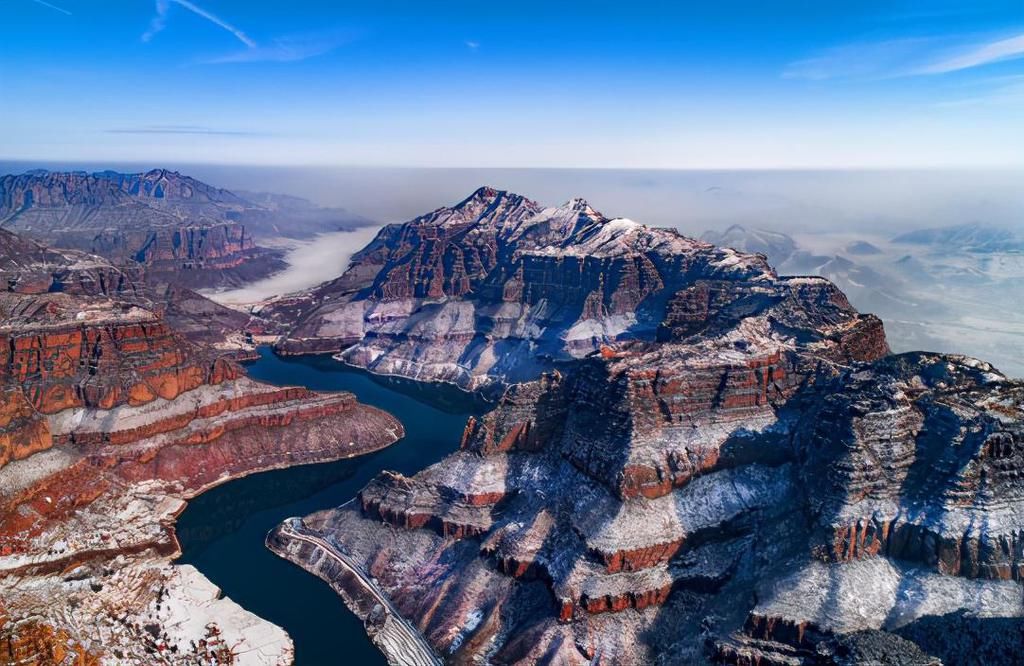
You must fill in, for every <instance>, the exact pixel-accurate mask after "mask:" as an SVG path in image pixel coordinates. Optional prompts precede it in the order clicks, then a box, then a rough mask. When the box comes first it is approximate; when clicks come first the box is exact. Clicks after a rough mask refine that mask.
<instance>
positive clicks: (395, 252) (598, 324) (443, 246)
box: [261, 188, 885, 392]
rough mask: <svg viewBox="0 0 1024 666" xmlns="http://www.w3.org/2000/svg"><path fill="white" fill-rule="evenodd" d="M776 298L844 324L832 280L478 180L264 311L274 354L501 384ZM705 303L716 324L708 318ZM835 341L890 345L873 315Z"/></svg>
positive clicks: (696, 327) (697, 330)
mask: <svg viewBox="0 0 1024 666" xmlns="http://www.w3.org/2000/svg"><path fill="white" fill-rule="evenodd" d="M800 292H806V293H800ZM712 299H718V300H715V301H714V302H713V301H712ZM785 299H790V300H792V299H804V300H807V299H818V300H820V301H821V302H822V306H823V308H827V309H829V310H830V312H832V313H833V314H834V315H835V317H837V319H836V323H837V324H838V323H839V322H841V321H852V320H851V318H850V313H851V312H852V308H850V306H849V304H848V303H846V301H845V298H843V296H842V294H841V293H839V292H838V291H836V290H835V289H834V287H831V285H829V284H828V283H827V282H825V281H821V280H814V279H805V280H802V281H801V280H794V281H788V282H785V281H780V280H779V279H778V277H777V276H776V275H775V273H774V272H773V271H772V269H771V268H770V267H769V266H768V264H767V263H766V262H765V260H764V258H763V257H760V256H756V255H745V254H740V253H737V252H735V251H733V250H729V249H720V248H716V247H713V246H711V245H709V244H708V243H703V242H700V241H696V240H692V239H688V238H685V237H683V236H680V235H679V234H678V233H677V232H675V231H672V230H665V229H653V228H649V227H646V226H644V225H642V224H638V223H636V222H633V221H631V220H627V219H608V218H606V217H604V216H603V215H601V214H600V213H598V212H596V211H595V210H594V209H593V208H591V207H590V206H589V205H588V204H587V203H586V202H584V201H582V200H579V199H576V200H572V201H570V202H568V203H566V204H565V205H564V206H561V207H557V208H542V207H541V206H539V205H538V204H536V203H534V202H532V201H530V200H528V199H525V198H523V197H521V196H519V195H515V194H510V193H507V192H500V191H496V190H493V189H491V188H481V189H480V190H478V191H477V192H475V193H474V194H473V195H472V196H470V197H469V198H467V199H466V200H464V201H462V202H460V203H459V204H457V205H456V206H454V207H451V208H442V209H438V210H437V211H434V212H433V213H430V214H428V215H425V216H422V217H420V218H417V219H415V220H412V221H411V222H408V223H406V224H402V225H392V226H390V227H387V228H385V229H384V230H382V231H381V233H380V235H379V236H378V237H377V239H376V240H374V241H373V243H371V244H370V245H369V246H367V247H366V248H365V249H364V250H363V251H361V252H360V253H358V254H356V255H355V256H354V257H353V261H352V266H351V267H350V268H349V270H348V271H347V272H346V273H345V274H344V275H343V276H341V277H340V278H338V279H337V280H335V281H333V282H329V283H327V284H325V285H322V286H321V287H319V288H317V289H316V290H313V291H312V292H310V293H308V294H306V295H305V296H302V297H298V298H295V297H293V298H290V299H287V300H285V301H282V302H280V303H272V304H270V305H269V306H267V307H265V308H263V310H262V311H261V315H263V316H265V317H267V318H268V319H270V320H272V321H273V320H277V321H278V322H281V323H283V321H282V320H285V319H287V320H297V321H298V324H297V325H294V326H291V327H290V329H289V330H290V332H289V333H288V334H287V335H286V337H285V339H284V340H283V341H282V342H281V343H280V344H279V345H278V349H279V351H281V352H282V353H286V354H288V353H307V352H316V353H323V352H338V351H340V355H339V358H340V359H341V360H343V361H345V362H347V363H350V364H353V365H357V366H360V367H365V368H368V369H370V370H371V371H374V372H378V373H381V374H392V375H400V376H404V377H409V378H413V379H418V380H421V381H444V382H451V383H454V384H456V385H458V386H460V387H462V388H465V389H470V390H496V391H499V392H500V388H501V387H503V386H505V385H507V384H510V383H515V382H519V381H527V380H530V379H533V378H535V377H536V376H537V375H538V374H539V373H540V372H542V371H544V370H547V369H550V368H551V367H553V363H555V362H558V361H565V360H569V359H572V358H579V357H583V356H586V355H587V354H590V353H593V352H595V351H599V350H601V349H602V348H606V349H610V350H611V349H616V348H618V347H619V346H622V345H626V344H629V343H630V342H631V341H637V340H640V341H654V340H658V339H672V340H681V339H684V338H686V337H687V336H698V335H703V334H704V332H705V330H704V329H705V328H707V327H708V326H719V327H721V326H727V325H730V322H731V323H735V321H736V320H737V319H740V318H743V317H744V316H747V314H748V312H747V311H746V310H744V308H748V309H751V310H752V311H758V310H763V309H765V308H767V307H770V306H773V305H774V304H775V303H778V302H781V301H783V300H785ZM719 301H721V302H719ZM709 308H713V311H714V313H715V316H716V317H720V318H723V319H722V320H721V321H714V322H712V321H708V320H707V313H708V309H709ZM726 319H729V321H726ZM285 326H286V327H287V324H285ZM833 335H846V336H847V338H848V345H849V347H850V348H851V349H865V350H866V349H867V348H868V347H869V346H870V345H871V344H873V343H874V344H876V345H878V346H877V347H876V348H875V349H872V350H870V352H868V353H869V354H877V353H880V352H884V351H885V346H884V338H883V337H882V336H881V327H880V324H878V323H877V320H875V322H874V329H873V330H872V327H871V326H868V324H867V321H866V319H865V318H861V321H859V323H857V325H856V326H852V327H851V329H850V330H849V331H846V332H842V331H840V330H839V329H836V330H835V331H834V332H833ZM858 335H862V336H866V337H865V338H864V339H862V340H858V339H856V336H858Z"/></svg>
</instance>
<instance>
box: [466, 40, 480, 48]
mask: <svg viewBox="0 0 1024 666" xmlns="http://www.w3.org/2000/svg"><path fill="white" fill-rule="evenodd" d="M466 48H468V49H469V50H470V51H476V50H477V49H479V48H480V42H478V41H475V40H472V39H469V40H466Z"/></svg>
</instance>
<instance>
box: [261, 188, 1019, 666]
mask: <svg viewBox="0 0 1024 666" xmlns="http://www.w3.org/2000/svg"><path fill="white" fill-rule="evenodd" d="M527 239H532V240H527ZM305 299H306V300H305V301H303V297H300V298H298V299H294V298H293V299H291V300H290V301H289V302H288V303H286V304H282V305H281V307H282V308H284V309H282V310H278V311H277V312H278V313H280V312H284V311H288V312H291V313H293V314H294V313H296V312H305V314H304V315H303V316H305V317H306V319H305V320H304V321H303V323H302V324H301V325H300V327H298V328H297V329H295V330H294V331H293V333H292V335H291V337H289V339H287V340H286V341H284V342H283V343H282V345H281V346H282V349H283V350H285V351H297V352H301V351H326V350H328V348H329V346H330V345H331V344H336V345H341V346H344V345H352V346H350V347H348V348H347V349H346V350H345V351H343V352H342V353H341V355H340V358H342V359H343V360H345V361H347V362H350V363H354V364H356V365H361V366H364V367H368V368H370V369H371V370H375V371H378V372H387V373H393V374H400V375H404V376H408V377H414V378H420V379H427V380H439V379H440V380H444V381H453V382H454V383H457V384H459V385H461V386H464V387H467V388H477V389H480V388H486V387H493V386H500V385H503V384H505V383H509V382H514V381H515V379H517V378H519V377H520V376H521V375H519V374H516V373H522V374H523V375H529V374H531V373H532V374H534V375H537V374H538V373H540V376H539V378H535V379H533V380H531V381H526V382H522V383H515V384H514V385H512V386H511V387H509V388H507V389H505V390H504V391H503V397H502V398H501V400H500V402H499V403H498V406H497V407H496V408H495V409H494V410H493V411H491V412H490V413H488V414H486V415H484V416H482V417H479V418H473V419H470V421H469V422H468V423H467V426H466V429H465V433H464V435H463V441H462V446H461V450H460V451H459V452H458V453H456V454H454V455H452V456H450V457H449V458H447V459H445V460H444V461H442V462H440V463H438V464H436V465H433V466H432V467H429V468H428V469H426V470H424V471H422V472H420V473H418V474H416V475H414V476H412V477H406V476H403V475H400V474H394V473H383V474H381V475H379V476H378V477H377V478H376V479H374V480H373V481H372V482H371V483H370V484H368V485H367V486H366V487H365V488H364V489H363V490H362V491H361V492H360V494H359V497H358V498H357V501H356V502H354V503H350V504H347V505H345V506H343V507H339V508H337V509H331V510H325V511H321V512H318V513H315V514H312V515H310V516H307V517H305V518H302V519H297V518H296V519H292V520H291V521H289V522H288V523H285V524H283V525H282V526H280V527H279V528H278V529H277V530H275V531H274V532H273V533H271V535H270V536H269V537H268V545H269V546H270V547H271V549H273V550H274V551H275V552H277V553H278V554H280V555H282V556H283V557H286V558H288V559H290V560H292V561H294V562H296V563H297V564H299V565H300V566H303V567H305V568H306V569H308V570H309V571H311V572H312V573H314V574H316V575H318V576H320V577H321V578H323V579H325V580H327V581H328V582H330V583H331V584H332V585H333V586H334V587H335V589H337V590H339V592H340V593H341V594H342V596H343V598H344V599H345V600H346V602H347V603H348V605H349V606H350V607H351V608H352V609H353V610H354V611H355V612H356V613H357V614H358V615H360V617H363V618H364V619H367V621H368V622H369V623H370V624H372V625H374V626H376V625H377V624H379V622H380V619H379V617H378V616H379V614H380V613H381V612H383V613H384V615H385V616H386V617H388V618H390V619H389V620H388V621H389V622H391V626H397V625H398V624H399V623H400V621H401V622H404V623H405V624H407V625H411V626H413V627H414V628H415V631H416V633H417V635H419V636H422V638H423V639H425V640H426V642H427V643H428V644H429V650H428V651H426V652H424V651H418V652H416V654H417V655H419V656H420V657H423V658H424V659H428V660H429V658H431V654H435V653H436V655H439V656H440V657H441V658H443V659H445V660H450V661H452V662H456V663H462V662H474V661H488V662H491V663H567V664H568V663H579V664H583V663H609V664H646V663H681V664H693V663H706V662H709V661H716V660H717V661H719V662H725V663H734V664H750V665H754V664H786V665H792V666H798V665H801V664H807V665H809V664H855V663H875V662H872V661H871V660H872V659H881V658H884V659H885V660H888V661H886V663H898V664H908V665H909V664H915V665H924V664H938V663H941V662H942V660H944V659H950V660H952V663H962V656H963V653H962V652H960V653H957V655H953V654H952V653H951V652H950V649H949V645H948V641H947V642H946V643H943V641H941V640H938V639H936V638H935V636H936V634H941V633H942V632H941V631H935V628H934V626H932V624H929V623H934V622H935V621H936V618H946V619H944V620H942V621H943V622H947V625H944V626H948V627H950V628H952V627H953V626H954V625H953V624H952V623H953V622H954V620H952V619H950V618H957V617H969V618H971V619H972V621H974V620H976V621H978V622H988V621H992V620H998V621H1004V622H1009V623H1011V626H1012V627H1019V626H1020V623H1021V621H1022V620H1021V618H1022V616H1024V605H1022V596H1021V588H1020V584H1019V582H1017V581H1016V580H1014V579H1015V578H1017V577H1018V576H1019V571H1020V563H1021V556H1020V543H1021V541H1020V539H1019V538H1018V535H1019V534H1020V533H1021V530H1020V526H1019V525H1018V519H1019V515H1020V512H1021V510H1022V507H1024V502H1022V501H1021V500H1022V498H1021V497H1020V489H1019V488H1018V486H1019V483H1017V480H1018V478H1019V474H1020V460H1019V457H1020V455H1019V454H1020V450H1019V449H1020V447H1021V441H1020V440H1021V423H1022V422H1024V419H1022V417H1024V412H1022V411H1021V410H1022V403H1024V395H1022V387H1021V385H1020V383H1017V382H1012V381H1009V380H1007V379H1006V378H1005V377H1004V376H1002V375H1001V374H999V373H998V372H997V371H996V370H994V369H993V368H991V367H990V366H988V365H987V364H984V363H980V362H977V361H973V360H970V359H964V358H961V357H951V356H941V355H932V354H912V355H901V356H895V357H893V356H889V355H888V346H887V344H886V341H885V335H884V331H883V330H882V325H881V322H879V321H878V320H877V319H876V318H874V317H871V316H866V315H861V314H858V313H857V312H856V311H854V310H853V308H852V307H851V306H850V304H849V302H848V301H847V300H846V298H845V296H844V295H843V294H842V293H841V292H840V291H839V290H838V289H836V287H835V286H834V285H832V284H831V283H829V282H828V281H827V280H824V279H821V278H807V277H790V278H786V277H779V276H777V275H776V274H775V273H774V272H773V271H772V270H771V269H770V268H769V267H768V266H767V265H766V264H765V263H764V261H763V258H761V257H758V256H752V255H744V254H740V253H736V252H732V251H727V250H719V249H716V248H713V247H711V246H709V245H706V244H703V243H698V242H696V241H689V240H687V239H684V238H681V237H679V236H678V235H676V234H674V233H672V232H665V231H660V230H651V229H647V228H645V227H643V226H642V225H637V224H635V223H632V222H628V221H621V220H606V219H604V218H602V217H600V216H599V215H598V214H596V213H594V212H593V211H592V210H591V209H589V207H587V206H586V205H585V204H583V203H581V202H570V204H569V205H567V206H566V207H564V208H561V209H553V210H552V209H549V210H546V211H542V210H541V209H540V207H539V206H536V205H535V204H532V202H529V201H528V200H525V199H523V198H521V197H516V196H515V195H509V194H506V193H501V192H495V191H492V190H488V189H483V190H480V191H478V192H477V193H476V194H474V196H473V197H470V199H467V200H466V201H464V202H462V203H461V204H459V205H458V206H456V207H454V208H451V209H440V210H439V211H436V212H435V213H433V214H431V215H428V216H424V217H423V218H418V219H417V220H414V221H413V222H410V223H408V224H406V225H400V226H395V227H390V228H389V229H387V230H385V231H384V232H382V233H381V235H380V236H379V237H378V239H377V240H376V241H375V242H374V243H373V244H371V245H370V246H369V247H367V248H366V250H364V251H363V253H361V254H360V255H357V257H356V260H355V262H354V264H353V267H352V269H350V271H349V272H348V273H347V274H346V275H345V276H342V278H339V280H338V281H336V282H335V283H330V284H328V285H324V286H323V287H322V288H321V289H320V290H319V291H317V292H313V293H312V294H310V295H308V296H307V297H305ZM304 308H305V310H304ZM273 311H274V310H273V308H272V309H271V313H273ZM526 311H529V312H530V313H531V315H530V319H529V320H528V321H529V326H522V325H521V324H524V323H525V322H527V320H526V319H523V318H522V313H523V312H526ZM530 326H533V328H530ZM470 350H472V351H470ZM498 350H500V351H498ZM494 359H500V360H499V361H494V362H491V361H492V360H494ZM453 363H454V367H453V366H452V365H451V364H453ZM445 364H448V365H445ZM512 367H514V368H515V370H514V371H512V370H510V368H512ZM339 563H341V564H339ZM381 604H383V606H381ZM375 605H376V606H377V607H378V610H376V611H374V610H373V607H374V606H375ZM381 607H383V608H384V610H383V611H381V610H380V608H381ZM922 623H924V624H922ZM385 624H386V623H385ZM403 626H405V625H403ZM1015 630H1016V629H1012V630H1011V631H1015ZM385 634H386V635H385V636H384V638H380V634H376V635H377V636H378V639H376V640H377V642H378V644H379V645H380V646H381V647H382V649H383V650H384V652H385V654H387V655H389V657H390V658H392V660H394V661H395V662H396V663H404V662H403V659H404V658H403V657H402V656H401V655H399V653H398V652H396V650H398V649H399V648H400V647H401V646H403V645H408V644H409V641H408V640H405V639H402V637H401V636H398V635H397V634H388V633H387V632H385ZM976 643H977V644H978V645H979V646H980V647H979V654H984V655H985V656H986V658H987V659H988V660H987V661H985V662H978V661H975V662H973V663H1012V661H1013V658H1014V657H1013V653H1012V649H1010V650H1007V651H1006V652H1004V653H1003V654H1001V655H999V656H998V658H996V659H995V660H994V661H993V660H992V659H991V658H990V657H991V655H992V654H993V652H998V651H997V650H995V646H997V645H1000V643H999V642H998V641H993V642H990V643H987V644H982V643H981V642H977V641H976ZM1011 643H1012V641H1011ZM957 659H960V661H958V660H957ZM966 663H972V662H971V661H970V660H968V661H967V662H966Z"/></svg>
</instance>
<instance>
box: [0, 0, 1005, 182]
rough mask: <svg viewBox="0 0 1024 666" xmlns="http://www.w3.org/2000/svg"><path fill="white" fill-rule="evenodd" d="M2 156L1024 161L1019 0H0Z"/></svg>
mask: <svg viewBox="0 0 1024 666" xmlns="http://www.w3.org/2000/svg"><path fill="white" fill-rule="evenodd" d="M844 5H849V6H844ZM0 158H5V159H29V160H84V161H90V162H94V163H95V162H103V161H119V162H123V161H142V162H147V163H153V164H157V163H160V162H161V161H170V162H178V163H180V162H211V163H246V164H283V165H284V164H300V165H307V164H312V165H316V164H325V165H326V164H356V165H359V164H367V165H398V166H402V165H409V166H515V167H531V166H556V167H559V166H564V167H637V168H641V167H645V168H796V167H834V168H840V167H900V166H909V167H945V166H958V167H959V166H1009V165H1012V166H1020V165H1022V164H1024V3H1022V2H1021V0H1014V1H1012V2H984V1H981V2H974V3H964V2H955V3H954V2H928V3H925V2H914V3H909V2H903V3H900V2H870V1H863V2H857V3H838V2H821V1H818V2H729V1H728V0H723V1H720V2H714V3H712V2H699V3H696V2H695V3H685V2H642V1H639V0H637V1H634V2H603V1H601V0H591V1H590V2H580V3H573V2H550V1H548V2H532V1H525V2H516V3H487V2H480V1H477V2H433V3H431V2H393V1H390V0H375V1H374V2H361V3H354V2H310V1H297V2H263V3H254V2H235V1H229V0H195V1H188V0H47V1H46V2H44V1H43V0H0Z"/></svg>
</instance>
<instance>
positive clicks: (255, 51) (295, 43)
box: [197, 32, 352, 65]
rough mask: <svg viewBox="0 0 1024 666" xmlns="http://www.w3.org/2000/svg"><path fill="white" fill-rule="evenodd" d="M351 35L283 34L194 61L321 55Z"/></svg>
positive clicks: (295, 58)
mask: <svg viewBox="0 0 1024 666" xmlns="http://www.w3.org/2000/svg"><path fill="white" fill-rule="evenodd" d="M351 39H352V35H350V34H348V33H343V32H331V33H314V34H301V35H285V36H283V37H275V38H274V39H272V40H271V41H270V43H268V44H262V45H253V46H251V47H249V48H247V49H243V50H240V51H236V52H234V53H228V54H225V55H220V56H213V57H210V58H201V59H199V60H198V61H197V62H200V63H202V64H208V65H219V64H227V63H241V62H298V61H300V60H305V59H307V58H312V57H315V56H319V55H323V54H325V53H329V52H330V51H333V50H334V49H336V48H338V47H339V46H341V45H342V44H345V43H346V42H349V41H351Z"/></svg>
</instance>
